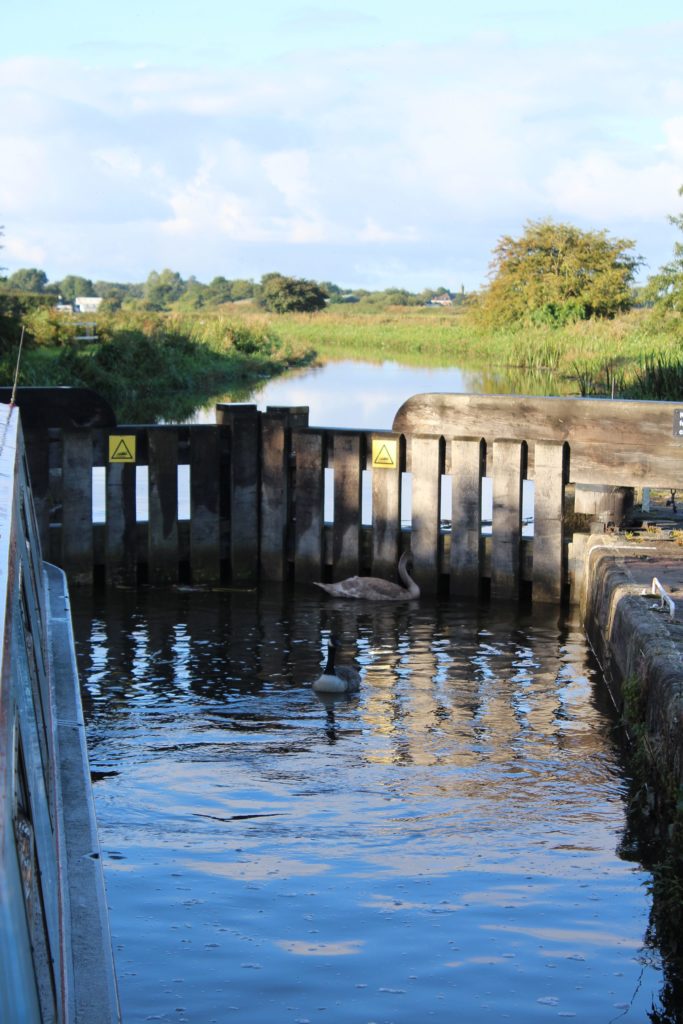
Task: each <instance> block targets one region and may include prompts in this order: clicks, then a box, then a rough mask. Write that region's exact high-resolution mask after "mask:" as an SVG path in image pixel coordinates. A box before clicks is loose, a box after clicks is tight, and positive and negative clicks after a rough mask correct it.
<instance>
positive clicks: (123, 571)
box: [104, 462, 137, 587]
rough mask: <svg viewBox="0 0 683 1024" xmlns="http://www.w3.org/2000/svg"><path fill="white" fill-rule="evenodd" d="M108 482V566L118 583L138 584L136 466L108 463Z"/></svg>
mask: <svg viewBox="0 0 683 1024" xmlns="http://www.w3.org/2000/svg"><path fill="white" fill-rule="evenodd" d="M105 474H106V482H105V494H106V497H105V501H106V504H105V510H106V511H105V516H106V521H105V527H104V529H105V565H106V575H107V581H108V582H109V583H112V584H114V585H115V586H131V587H132V586H135V585H136V583H137V523H136V509H135V465H132V464H130V463H122V462H118V463H117V462H110V463H108V465H107V467H106V470H105Z"/></svg>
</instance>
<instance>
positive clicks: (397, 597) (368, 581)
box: [315, 551, 420, 601]
mask: <svg viewBox="0 0 683 1024" xmlns="http://www.w3.org/2000/svg"><path fill="white" fill-rule="evenodd" d="M409 558H410V556H409V555H408V553H407V552H406V551H404V552H403V554H402V555H401V557H400V559H399V562H398V575H399V579H400V580H402V582H403V584H404V585H403V586H401V585H400V584H398V583H392V582H391V580H384V579H381V578H380V577H379V576H349V578H348V579H346V580H340V581H339V583H318V582H315V586H316V587H320V588H321V590H324V591H325V592H326V593H328V594H330V595H331V596H332V597H348V598H357V599H360V600H363V599H364V600H366V601H413V600H414V599H415V598H417V597H419V596H420V588H419V587H418V585H417V583H416V582H415V580H414V579H412V577H411V576H410V573H409V572H408V569H407V564H408V561H409Z"/></svg>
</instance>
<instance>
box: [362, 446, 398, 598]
mask: <svg viewBox="0 0 683 1024" xmlns="http://www.w3.org/2000/svg"><path fill="white" fill-rule="evenodd" d="M378 442H381V443H379V444H377V443H378ZM386 442H389V444H390V445H391V452H390V454H391V453H392V452H395V453H396V458H395V460H392V459H391V458H389V459H386V458H385V459H382V458H381V457H378V461H377V465H375V464H373V461H372V460H373V454H372V450H373V448H374V447H375V445H376V444H377V447H378V456H381V452H382V451H383V448H382V444H383V443H386ZM387 451H389V448H387ZM405 466H406V443H405V438H403V437H401V436H399V435H398V434H383V435H381V437H378V436H377V435H374V436H372V437H371V438H368V452H367V457H366V467H367V468H368V469H370V470H371V471H372V573H373V575H374V576H382V577H384V578H386V579H392V578H393V574H394V573H395V572H396V565H397V563H398V559H399V555H400V543H401V475H402V473H403V472H404V471H405Z"/></svg>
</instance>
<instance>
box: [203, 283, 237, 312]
mask: <svg viewBox="0 0 683 1024" xmlns="http://www.w3.org/2000/svg"><path fill="white" fill-rule="evenodd" d="M231 300H232V281H228V279H227V278H226V277H221V276H218V277H214V278H213V280H212V281H211V283H210V284H208V285H207V286H206V301H207V302H208V303H210V304H211V305H212V306H220V305H222V304H223V303H224V302H230V301H231Z"/></svg>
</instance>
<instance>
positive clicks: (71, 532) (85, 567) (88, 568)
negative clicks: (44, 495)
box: [61, 430, 93, 583]
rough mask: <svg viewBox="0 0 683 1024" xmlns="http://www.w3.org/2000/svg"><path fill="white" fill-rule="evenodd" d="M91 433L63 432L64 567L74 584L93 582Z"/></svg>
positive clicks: (85, 431)
mask: <svg viewBox="0 0 683 1024" xmlns="http://www.w3.org/2000/svg"><path fill="white" fill-rule="evenodd" d="M92 444H93V439H92V434H91V432H90V431H89V430H65V431H64V432H63V434H62V562H61V564H62V567H63V568H64V569H65V570H66V572H68V574H69V578H70V579H71V580H73V582H74V583H92V579H93V525H92V467H93V453H92Z"/></svg>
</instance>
